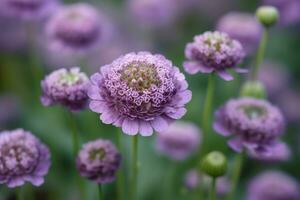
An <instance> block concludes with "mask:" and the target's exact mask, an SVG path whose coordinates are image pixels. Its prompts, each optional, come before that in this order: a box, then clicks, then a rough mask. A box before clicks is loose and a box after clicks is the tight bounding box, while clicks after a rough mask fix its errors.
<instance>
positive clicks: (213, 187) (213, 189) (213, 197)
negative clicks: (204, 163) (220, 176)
mask: <svg viewBox="0 0 300 200" xmlns="http://www.w3.org/2000/svg"><path fill="white" fill-rule="evenodd" d="M216 185H217V178H212V181H211V190H210V200H216V199H217V198H216V197H217V195H216Z"/></svg>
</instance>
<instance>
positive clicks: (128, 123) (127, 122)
mask: <svg viewBox="0 0 300 200" xmlns="http://www.w3.org/2000/svg"><path fill="white" fill-rule="evenodd" d="M138 130H139V124H138V122H137V121H135V120H131V119H127V118H126V119H124V121H123V124H122V131H123V132H124V133H126V134H127V135H136V134H137V133H138Z"/></svg>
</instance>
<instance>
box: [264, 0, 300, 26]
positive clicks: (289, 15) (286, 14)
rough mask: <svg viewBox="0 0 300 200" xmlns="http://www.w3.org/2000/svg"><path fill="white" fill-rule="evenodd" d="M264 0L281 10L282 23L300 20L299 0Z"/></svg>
mask: <svg viewBox="0 0 300 200" xmlns="http://www.w3.org/2000/svg"><path fill="white" fill-rule="evenodd" d="M263 2H264V3H265V4H266V5H272V6H275V7H276V8H277V9H278V10H279V13H280V22H281V24H283V25H291V24H296V23H299V22H300V1H299V0H264V1H263Z"/></svg>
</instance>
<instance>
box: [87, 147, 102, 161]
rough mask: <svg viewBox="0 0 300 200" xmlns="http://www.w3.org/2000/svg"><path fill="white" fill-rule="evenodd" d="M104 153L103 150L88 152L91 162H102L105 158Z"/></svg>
mask: <svg viewBox="0 0 300 200" xmlns="http://www.w3.org/2000/svg"><path fill="white" fill-rule="evenodd" d="M105 155H106V152H105V150H104V149H103V148H100V149H93V150H92V151H91V152H90V159H91V160H96V159H97V160H103V159H104V158H105Z"/></svg>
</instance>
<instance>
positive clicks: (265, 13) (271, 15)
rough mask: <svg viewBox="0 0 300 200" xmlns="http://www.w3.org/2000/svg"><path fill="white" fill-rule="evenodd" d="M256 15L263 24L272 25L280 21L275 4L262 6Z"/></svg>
mask: <svg viewBox="0 0 300 200" xmlns="http://www.w3.org/2000/svg"><path fill="white" fill-rule="evenodd" d="M256 17H257V18H258V20H259V21H260V23H261V24H262V25H264V26H265V27H270V26H273V25H274V24H275V23H276V22H277V21H278V18H279V13H278V10H277V8H275V7H273V6H261V7H259V8H258V9H257V11H256Z"/></svg>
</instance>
